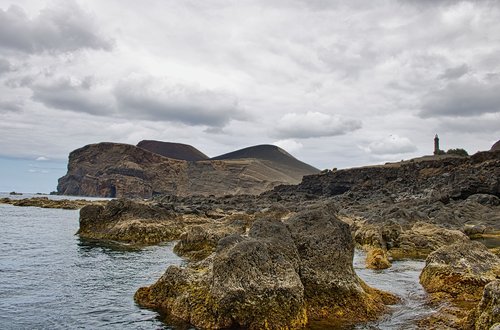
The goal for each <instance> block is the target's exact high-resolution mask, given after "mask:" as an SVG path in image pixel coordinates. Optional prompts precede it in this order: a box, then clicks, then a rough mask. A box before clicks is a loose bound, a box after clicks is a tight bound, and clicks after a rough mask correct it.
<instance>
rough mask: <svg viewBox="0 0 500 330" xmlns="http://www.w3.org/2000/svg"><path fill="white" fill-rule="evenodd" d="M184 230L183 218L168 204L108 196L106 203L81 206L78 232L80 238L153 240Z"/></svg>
mask: <svg viewBox="0 0 500 330" xmlns="http://www.w3.org/2000/svg"><path fill="white" fill-rule="evenodd" d="M183 231H184V224H183V221H182V218H181V217H179V216H178V215H176V214H175V213H174V212H172V211H171V210H169V209H167V208H164V207H161V206H158V205H151V204H146V203H140V202H134V201H131V200H111V201H109V202H108V203H107V204H106V205H105V206H102V205H87V206H85V207H83V208H82V209H81V210H80V228H79V230H78V232H77V234H79V235H80V237H83V238H92V239H108V240H116V241H123V242H128V243H136V244H156V243H160V242H165V241H171V240H174V239H177V238H178V237H179V236H180V234H181V233H182V232H183Z"/></svg>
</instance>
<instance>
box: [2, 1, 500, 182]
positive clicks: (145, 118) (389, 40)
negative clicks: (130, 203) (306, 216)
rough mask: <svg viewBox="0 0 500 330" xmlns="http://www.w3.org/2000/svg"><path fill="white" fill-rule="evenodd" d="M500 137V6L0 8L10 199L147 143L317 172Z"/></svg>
mask: <svg viewBox="0 0 500 330" xmlns="http://www.w3.org/2000/svg"><path fill="white" fill-rule="evenodd" d="M435 133H438V134H439V135H440V137H441V146H442V149H445V150H446V149H449V148H464V149H466V150H467V151H469V153H474V152H476V151H478V150H487V149H489V148H490V147H491V145H492V144H493V143H494V142H495V141H497V140H498V139H500V2H499V1H431V0H428V1H423V0H420V1H418V0H391V1H389V0H387V1H386V0H380V1H365V0H359V1H356V0H354V1H353V0H351V1H329V0H275V1H264V0H253V1H250V0H237V1H236V0H233V1H229V0H204V1H196V0H157V1H155V0H148V1H135V0H134V1H132V0H106V1H103V0H69V1H68V0H61V1H57V0H55V1H41V0H36V1H35V0H16V1H13V0H0V191H10V190H18V191H43V192H47V191H51V190H55V187H56V185H57V178H58V177H59V176H62V175H63V174H64V173H65V167H66V163H67V156H68V153H69V152H70V151H71V150H73V149H76V148H79V147H81V146H84V145H86V144H90V143H96V142H101V141H113V142H123V143H130V144H136V143H137V142H139V141H140V140H142V139H156V140H162V141H172V142H182V143H187V144H191V145H193V146H195V147H197V148H198V149H200V150H201V151H203V152H204V153H206V154H208V155H209V156H216V155H218V154H222V153H226V152H229V151H233V150H235V149H239V148H243V147H247V146H250V145H255V144H264V143H272V144H276V145H279V146H281V147H283V148H285V149H286V150H288V151H289V152H290V153H292V154H293V155H294V156H296V157H297V158H299V159H301V160H303V161H305V162H307V163H310V164H312V165H314V166H316V167H318V168H320V169H323V168H332V167H338V168H345V167H352V166H360V165H367V164H375V163H383V162H386V161H393V160H401V159H408V158H412V157H417V156H421V155H425V154H430V153H432V147H433V138H434V134H435Z"/></svg>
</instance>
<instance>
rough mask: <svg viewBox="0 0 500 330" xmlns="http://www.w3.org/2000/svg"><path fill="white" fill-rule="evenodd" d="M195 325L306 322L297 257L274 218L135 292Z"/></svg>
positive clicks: (292, 325)
mask: <svg viewBox="0 0 500 330" xmlns="http://www.w3.org/2000/svg"><path fill="white" fill-rule="evenodd" d="M135 299H136V301H137V302H138V303H139V304H140V305H143V306H146V307H153V308H158V309H161V310H163V311H165V312H167V313H168V314H170V315H171V316H172V317H174V318H179V319H182V320H184V321H187V322H189V323H191V324H193V325H195V326H197V327H201V328H207V329H221V328H229V327H243V328H247V329H286V328H300V327H302V326H303V325H305V324H306V323H307V316H306V312H305V302H304V287H303V285H302V283H301V281H300V276H299V256H298V252H297V249H296V248H295V246H294V244H293V241H292V238H291V236H290V233H289V232H288V230H287V229H286V227H285V225H284V224H283V223H282V222H280V221H278V220H259V221H257V222H256V223H255V224H254V225H253V227H252V229H251V230H250V233H249V235H248V237H243V236H241V235H237V234H235V235H230V236H228V237H225V238H223V239H221V240H220V241H219V242H218V245H217V249H216V252H215V253H214V254H213V255H211V256H210V257H208V258H206V259H205V260H203V261H201V262H199V263H194V264H192V265H191V266H190V267H188V268H180V267H176V266H170V267H169V268H168V269H167V271H166V272H165V274H164V275H163V276H162V277H161V278H160V279H159V280H158V281H157V282H156V283H155V284H153V285H152V286H150V287H146V288H141V289H139V290H138V291H137V293H136V295H135Z"/></svg>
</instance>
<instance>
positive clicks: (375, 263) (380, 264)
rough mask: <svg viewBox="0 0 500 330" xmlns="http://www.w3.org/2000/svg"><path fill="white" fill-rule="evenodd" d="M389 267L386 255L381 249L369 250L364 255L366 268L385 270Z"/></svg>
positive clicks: (389, 263)
mask: <svg viewBox="0 0 500 330" xmlns="http://www.w3.org/2000/svg"><path fill="white" fill-rule="evenodd" d="M389 267H391V262H390V261H389V259H388V258H387V253H386V252H385V251H384V250H383V249H380V248H374V249H370V250H369V251H368V253H367V254H366V268H370V269H386V268H389Z"/></svg>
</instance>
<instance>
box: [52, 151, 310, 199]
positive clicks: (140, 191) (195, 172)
mask: <svg viewBox="0 0 500 330" xmlns="http://www.w3.org/2000/svg"><path fill="white" fill-rule="evenodd" d="M148 145H149V144H147V145H146V147H147V146H148ZM143 146H145V145H143ZM154 146H156V144H155V145H154ZM149 147H151V145H149ZM150 149H152V150H156V149H155V148H153V147H151V148H150ZM160 149H161V148H160ZM261 149H262V150H263V151H262V153H263V155H264V156H263V158H239V159H232V158H226V159H223V160H198V161H187V160H178V159H173V158H168V157H164V156H162V155H160V154H158V153H154V152H151V151H148V150H145V149H143V148H139V147H136V146H132V145H128V144H120V143H99V144H92V145H88V146H85V147H83V148H80V149H77V150H75V151H73V152H71V153H70V155H69V162H68V172H67V174H66V175H65V176H64V177H62V178H60V179H59V184H58V186H57V191H58V193H59V194H62V195H81V196H100V197H119V198H121V197H129V198H137V197H139V198H150V197H152V196H154V195H158V194H168V195H177V196H189V195H205V196H209V195H215V196H222V195H227V194H259V193H262V192H264V191H266V190H269V189H272V188H273V187H275V186H277V185H279V184H283V183H290V184H296V183H299V182H300V180H301V179H302V177H303V176H304V175H307V174H312V173H317V172H318V170H317V169H315V168H313V167H311V166H308V165H307V164H304V163H302V162H300V161H298V160H296V159H295V158H293V157H292V156H290V155H288V154H286V153H285V152H284V151H283V150H282V149H280V148H278V147H276V146H262V147H259V148H257V149H256V150H257V151H256V152H255V153H254V157H258V155H259V152H260V151H261ZM268 149H272V150H271V153H275V154H277V156H276V157H275V158H276V161H273V160H272V159H268V158H269V155H268V151H269V150H268ZM264 151H265V152H264ZM158 152H161V150H160V151H158ZM285 154H286V155H285ZM184 156H185V155H184ZM285 159H288V162H287V161H286V160H285ZM299 165H300V166H299Z"/></svg>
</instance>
